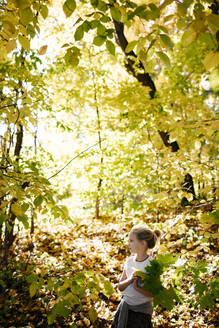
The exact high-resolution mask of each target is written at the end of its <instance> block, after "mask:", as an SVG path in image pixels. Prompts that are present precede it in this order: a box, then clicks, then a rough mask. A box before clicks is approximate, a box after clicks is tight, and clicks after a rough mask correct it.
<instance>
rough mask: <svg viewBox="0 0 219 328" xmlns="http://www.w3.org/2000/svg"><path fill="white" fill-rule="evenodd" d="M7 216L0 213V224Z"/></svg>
mask: <svg viewBox="0 0 219 328" xmlns="http://www.w3.org/2000/svg"><path fill="white" fill-rule="evenodd" d="M7 218H8V216H7V215H6V214H2V215H0V225H2V224H3V222H5V221H6V220H7Z"/></svg>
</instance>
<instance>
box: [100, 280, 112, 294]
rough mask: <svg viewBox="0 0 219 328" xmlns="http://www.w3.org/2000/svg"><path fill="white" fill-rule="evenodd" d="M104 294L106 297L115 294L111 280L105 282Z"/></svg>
mask: <svg viewBox="0 0 219 328" xmlns="http://www.w3.org/2000/svg"><path fill="white" fill-rule="evenodd" d="M103 293H104V295H105V296H107V297H110V296H111V295H112V294H113V293H114V288H113V287H112V285H111V283H110V281H109V280H105V281H104V290H103Z"/></svg>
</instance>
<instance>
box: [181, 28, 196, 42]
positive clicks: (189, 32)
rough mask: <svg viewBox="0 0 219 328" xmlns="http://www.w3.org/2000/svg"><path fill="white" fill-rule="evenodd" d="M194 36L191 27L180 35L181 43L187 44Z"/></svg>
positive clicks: (194, 32)
mask: <svg viewBox="0 0 219 328" xmlns="http://www.w3.org/2000/svg"><path fill="white" fill-rule="evenodd" d="M195 38H196V31H194V30H193V29H191V30H187V31H185V33H184V34H183V36H182V43H183V45H184V46H188V45H189V44H190V43H192V41H194V40H195Z"/></svg>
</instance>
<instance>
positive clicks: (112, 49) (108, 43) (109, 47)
mask: <svg viewBox="0 0 219 328" xmlns="http://www.w3.org/2000/svg"><path fill="white" fill-rule="evenodd" d="M106 48H107V50H108V51H109V53H110V54H111V55H113V56H115V45H114V43H113V42H112V41H109V40H107V41H106Z"/></svg>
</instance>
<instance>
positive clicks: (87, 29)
mask: <svg viewBox="0 0 219 328" xmlns="http://www.w3.org/2000/svg"><path fill="white" fill-rule="evenodd" d="M82 25H83V29H84V32H88V31H89V30H90V29H91V23H90V22H89V21H87V20H85V21H84V23H83V24H82Z"/></svg>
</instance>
